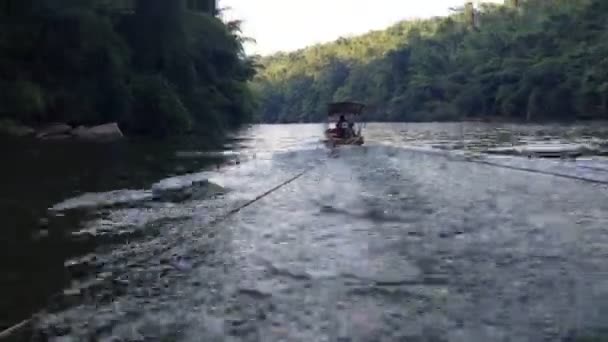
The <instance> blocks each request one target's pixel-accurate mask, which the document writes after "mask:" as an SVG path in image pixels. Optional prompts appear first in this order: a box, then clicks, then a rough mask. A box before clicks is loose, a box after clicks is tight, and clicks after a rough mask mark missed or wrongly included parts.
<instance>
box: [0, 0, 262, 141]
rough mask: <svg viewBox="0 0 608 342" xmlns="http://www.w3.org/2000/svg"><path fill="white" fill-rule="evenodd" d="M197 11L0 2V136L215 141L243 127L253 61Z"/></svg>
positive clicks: (88, 2)
mask: <svg viewBox="0 0 608 342" xmlns="http://www.w3.org/2000/svg"><path fill="white" fill-rule="evenodd" d="M207 5H209V0H197V1H185V0H179V1H165V0H129V1H119V0H110V1H99V0H85V1H72V0H58V1H48V0H28V1H22V0H19V1H17V0H2V1H0V134H2V133H5V134H10V133H12V134H13V135H18V136H28V135H40V133H41V130H42V131H44V130H48V129H51V128H55V129H58V131H61V132H60V133H58V134H57V135H58V136H60V137H63V138H67V137H68V136H75V135H76V136H77V135H78V134H74V130H75V129H77V128H78V127H80V128H81V130H80V133H81V134H82V135H87V131H86V130H88V132H90V131H91V130H93V131H94V130H95V128H96V127H97V126H100V125H102V127H106V128H107V127H110V126H111V127H113V128H112V131H113V133H112V134H113V136H118V135H119V134H118V132H120V135H122V132H124V133H125V134H126V135H128V136H141V137H150V138H155V139H157V138H166V137H169V136H180V135H187V134H191V133H196V134H199V135H202V136H205V137H207V136H209V137H217V138H221V137H223V135H224V134H225V132H227V131H228V130H231V129H233V128H236V127H238V126H240V125H241V124H242V123H245V122H249V121H250V120H251V117H252V114H253V110H254V97H253V95H252V93H251V91H250V89H249V86H248V82H249V81H250V80H251V79H252V77H253V75H254V74H255V69H254V67H253V61H252V60H251V59H250V58H249V57H247V56H246V55H245V53H244V51H243V46H242V42H243V39H244V38H242V37H241V36H240V28H239V22H238V21H235V22H228V23H223V22H222V21H221V20H220V19H218V18H217V17H216V16H215V14H216V9H215V8H211V7H210V6H207ZM31 127H35V128H36V129H35V130H34V129H33V128H31ZM68 127H69V128H70V130H69V132H68ZM85 127H86V128H85ZM88 136H90V135H88Z"/></svg>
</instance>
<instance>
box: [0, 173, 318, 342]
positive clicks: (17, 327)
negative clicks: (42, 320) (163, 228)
mask: <svg viewBox="0 0 608 342" xmlns="http://www.w3.org/2000/svg"><path fill="white" fill-rule="evenodd" d="M314 168H316V166H311V167H309V168H307V169H306V170H304V171H302V172H299V173H298V174H296V175H295V176H293V177H291V178H289V179H288V180H286V181H284V182H282V183H280V184H279V185H277V186H275V187H273V188H271V189H270V190H268V191H265V192H264V193H262V194H260V195H258V196H256V197H255V198H253V199H251V200H249V201H247V202H245V203H244V204H242V205H240V206H238V207H237V208H234V209H232V210H230V211H228V212H227V213H226V214H225V215H223V216H221V217H219V218H218V219H216V220H213V221H212V222H210V223H209V225H208V226H213V225H215V224H218V223H220V222H222V221H225V220H226V219H228V218H229V217H230V216H232V215H234V214H236V213H238V212H240V211H241V210H243V209H245V208H247V207H249V206H250V205H252V204H254V203H255V202H257V201H259V200H261V199H262V198H264V197H266V196H268V195H270V194H272V193H273V192H275V191H277V190H279V189H281V188H282V187H284V186H286V185H288V184H291V183H293V182H294V181H296V180H297V179H299V178H301V177H302V176H304V175H305V174H307V173H308V172H310V171H312V170H313V169H314ZM176 242H178V243H172V244H170V245H169V246H167V248H164V249H163V250H162V251H160V252H159V253H156V254H154V255H153V257H156V256H158V255H159V254H162V253H165V252H167V251H169V250H170V249H172V248H174V247H176V246H177V245H178V244H179V243H181V242H182V240H178V241H176ZM149 259H150V258H147V260H149ZM144 261H146V260H142V261H141V262H144ZM119 275H120V273H119ZM41 314H42V312H39V313H36V314H34V315H32V316H31V317H30V318H27V319H25V320H23V321H21V322H19V323H17V324H14V325H12V326H10V327H8V328H7V329H5V330H2V331H1V332H0V340H3V339H6V338H9V337H11V336H13V335H14V334H16V333H17V332H19V331H21V330H22V329H24V328H25V327H27V326H28V325H30V324H31V323H32V322H33V321H34V320H35V319H36V317H37V316H39V315H41Z"/></svg>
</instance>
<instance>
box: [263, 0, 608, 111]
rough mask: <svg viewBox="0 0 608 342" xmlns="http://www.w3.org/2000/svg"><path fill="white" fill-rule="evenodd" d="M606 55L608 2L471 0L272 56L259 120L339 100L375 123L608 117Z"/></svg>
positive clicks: (266, 66) (266, 70)
mask: <svg viewBox="0 0 608 342" xmlns="http://www.w3.org/2000/svg"><path fill="white" fill-rule="evenodd" d="M405 15H407V13H404V16H405ZM338 20H339V18H338ZM606 56H608V1H606V0H551V1H547V0H527V1H525V0H519V1H514V0H511V1H508V0H507V1H505V5H497V4H483V5H481V6H480V8H478V9H477V10H474V9H473V8H472V7H469V6H465V7H463V8H460V9H455V10H454V13H453V14H452V15H451V16H449V17H443V18H432V19H428V20H415V21H404V22H401V23H398V24H396V25H394V26H392V27H390V28H388V29H386V30H383V31H376V32H371V33H369V34H366V35H363V36H359V37H354V38H348V39H345V38H342V39H339V40H337V41H335V42H333V43H329V44H321V45H316V46H312V47H309V48H306V49H303V50H299V51H296V52H292V53H280V54H276V55H272V56H268V57H265V58H264V59H263V60H262V61H261V63H262V65H263V69H262V70H261V72H260V73H259V74H258V76H257V77H256V81H255V90H256V92H257V93H258V94H259V96H260V102H261V107H260V113H259V118H258V119H259V120H263V121H266V122H306V121H319V120H323V119H324V115H325V110H326V103H327V102H330V101H338V100H355V101H362V102H365V103H367V104H368V105H369V106H370V110H369V112H368V119H369V120H376V121H442V120H463V119H487V120H513V121H523V120H528V121H533V120H538V121H545V120H575V119H589V118H608V59H607V58H606Z"/></svg>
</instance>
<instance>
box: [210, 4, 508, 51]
mask: <svg viewBox="0 0 608 342" xmlns="http://www.w3.org/2000/svg"><path fill="white" fill-rule="evenodd" d="M487 1H493V2H498V1H500V2H502V0H487ZM464 2H465V0H220V1H219V6H220V8H225V7H230V8H231V9H230V10H227V11H226V12H225V14H224V16H225V17H226V18H227V19H241V20H243V21H244V23H243V27H242V28H243V31H244V34H245V36H248V37H251V38H253V39H255V40H256V43H255V44H248V45H247V46H246V50H247V52H248V53H252V54H262V55H266V54H270V53H274V52H277V51H292V50H296V49H299V48H303V47H306V46H308V45H312V44H316V43H322V42H328V41H332V40H335V39H337V38H339V37H348V36H351V35H357V34H362V33H365V32H368V31H370V30H375V29H383V28H386V27H388V26H390V25H391V24H394V23H396V22H398V21H400V20H404V19H410V18H424V17H431V16H436V15H446V14H448V13H449V8H450V7H454V6H461V5H463V4H464Z"/></svg>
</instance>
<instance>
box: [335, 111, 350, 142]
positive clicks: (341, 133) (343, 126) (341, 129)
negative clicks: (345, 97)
mask: <svg viewBox="0 0 608 342" xmlns="http://www.w3.org/2000/svg"><path fill="white" fill-rule="evenodd" d="M336 130H337V131H338V137H340V138H344V137H345V136H346V133H347V131H348V121H346V119H345V118H344V115H340V119H339V120H338V122H337V123H336Z"/></svg>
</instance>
